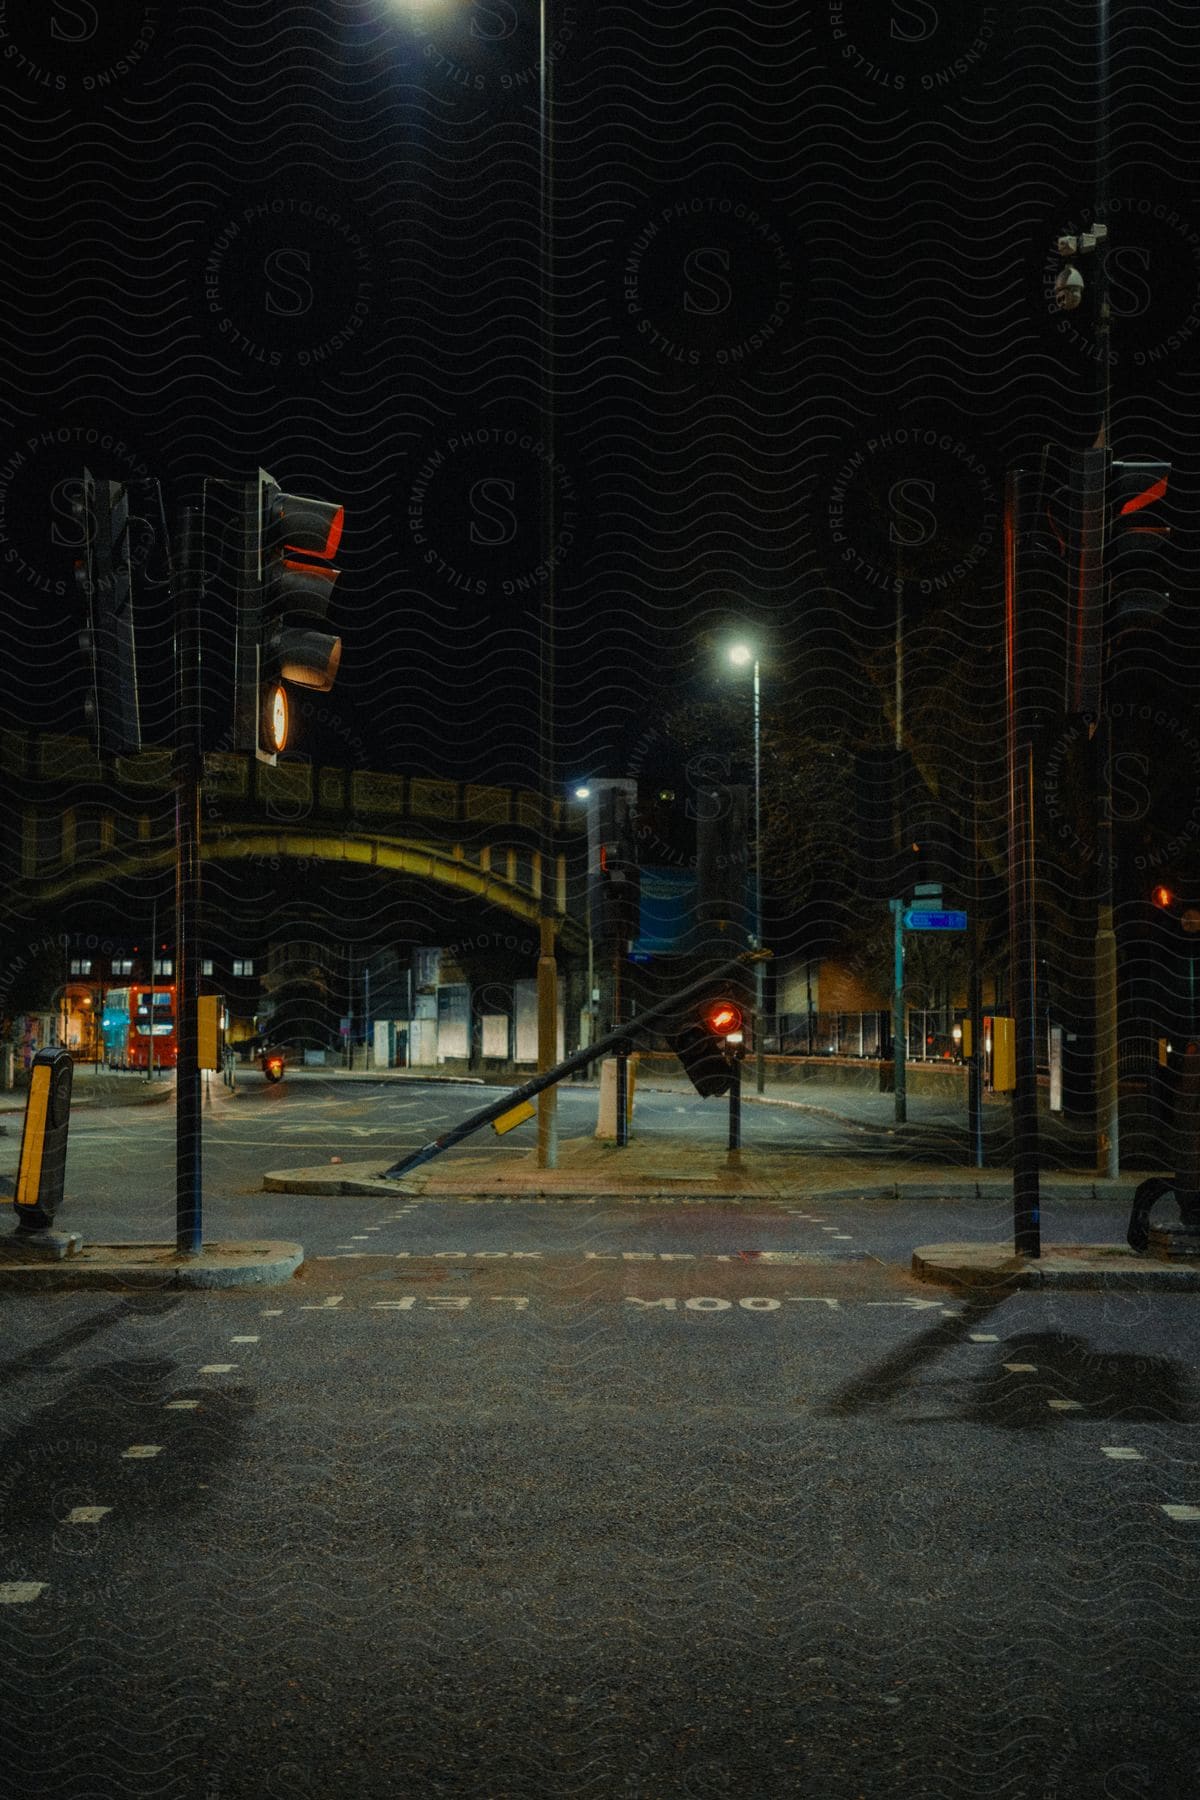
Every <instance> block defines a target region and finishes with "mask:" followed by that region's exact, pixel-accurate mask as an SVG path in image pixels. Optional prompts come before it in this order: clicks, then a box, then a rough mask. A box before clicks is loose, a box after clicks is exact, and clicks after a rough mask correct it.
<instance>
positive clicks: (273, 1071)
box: [259, 1050, 284, 1081]
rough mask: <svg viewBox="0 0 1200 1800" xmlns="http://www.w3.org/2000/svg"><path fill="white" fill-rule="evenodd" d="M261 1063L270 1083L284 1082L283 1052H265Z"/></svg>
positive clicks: (260, 1059)
mask: <svg viewBox="0 0 1200 1800" xmlns="http://www.w3.org/2000/svg"><path fill="white" fill-rule="evenodd" d="M259 1061H260V1062H261V1063H262V1072H263V1074H264V1075H265V1076H266V1078H267V1080H268V1081H282V1080H283V1066H284V1055H283V1051H282V1050H264V1051H263V1053H262V1055H261V1057H260V1058H259Z"/></svg>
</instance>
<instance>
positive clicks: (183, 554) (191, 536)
mask: <svg viewBox="0 0 1200 1800" xmlns="http://www.w3.org/2000/svg"><path fill="white" fill-rule="evenodd" d="M175 584H176V585H175V607H176V613H175V682H176V710H175V733H176V735H175V935H176V945H175V959H176V961H175V980H176V1012H177V1016H176V1024H175V1029H176V1033H177V1041H178V1045H179V1051H178V1058H177V1063H176V1076H175V1247H176V1250H177V1251H178V1253H179V1255H180V1256H198V1255H199V1254H200V1251H201V1248H202V1243H203V1232H202V1222H201V1206H202V1199H201V1163H200V1120H201V1113H200V1054H199V1050H200V1047H199V1040H198V1035H197V1027H198V1010H199V1009H198V1007H197V1001H198V999H199V994H200V963H199V958H198V956H197V950H198V922H199V913H200V780H201V772H202V763H201V744H200V608H201V599H202V593H203V582H202V576H201V563H200V533H199V514H198V513H197V511H196V510H195V508H192V507H187V508H185V509H184V513H183V517H182V520H181V521H180V527H179V536H178V541H177V546H176V564H175ZM153 959H154V947H153V946H151V963H150V967H151V1011H150V1022H151V1027H153V1023H154V1007H153V992H154V988H153V968H154V960H153ZM153 1041H154V1040H153V1038H151V1042H152V1043H153Z"/></svg>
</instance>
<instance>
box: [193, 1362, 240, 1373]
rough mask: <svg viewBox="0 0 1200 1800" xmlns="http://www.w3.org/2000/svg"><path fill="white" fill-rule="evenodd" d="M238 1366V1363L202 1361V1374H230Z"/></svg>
mask: <svg viewBox="0 0 1200 1800" xmlns="http://www.w3.org/2000/svg"><path fill="white" fill-rule="evenodd" d="M236 1368H237V1364H236V1363H201V1365H200V1373H201V1375H229V1374H231V1373H232V1371H233V1370H234V1369H236Z"/></svg>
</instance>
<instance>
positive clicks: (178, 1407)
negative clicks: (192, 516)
mask: <svg viewBox="0 0 1200 1800" xmlns="http://www.w3.org/2000/svg"><path fill="white" fill-rule="evenodd" d="M199 1404H200V1402H199V1401H198V1400H167V1401H165V1402H164V1411H166V1412H193V1411H194V1410H195V1409H196V1407H197V1406H199Z"/></svg>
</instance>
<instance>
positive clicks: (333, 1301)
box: [300, 1294, 345, 1312]
mask: <svg viewBox="0 0 1200 1800" xmlns="http://www.w3.org/2000/svg"><path fill="white" fill-rule="evenodd" d="M344 1299H345V1295H344V1294H331V1295H330V1296H329V1298H328V1300H322V1302H321V1304H320V1306H302V1307H301V1308H300V1311H301V1312H328V1311H329V1309H330V1307H331V1306H340V1305H341V1304H342V1301H343V1300H344Z"/></svg>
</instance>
